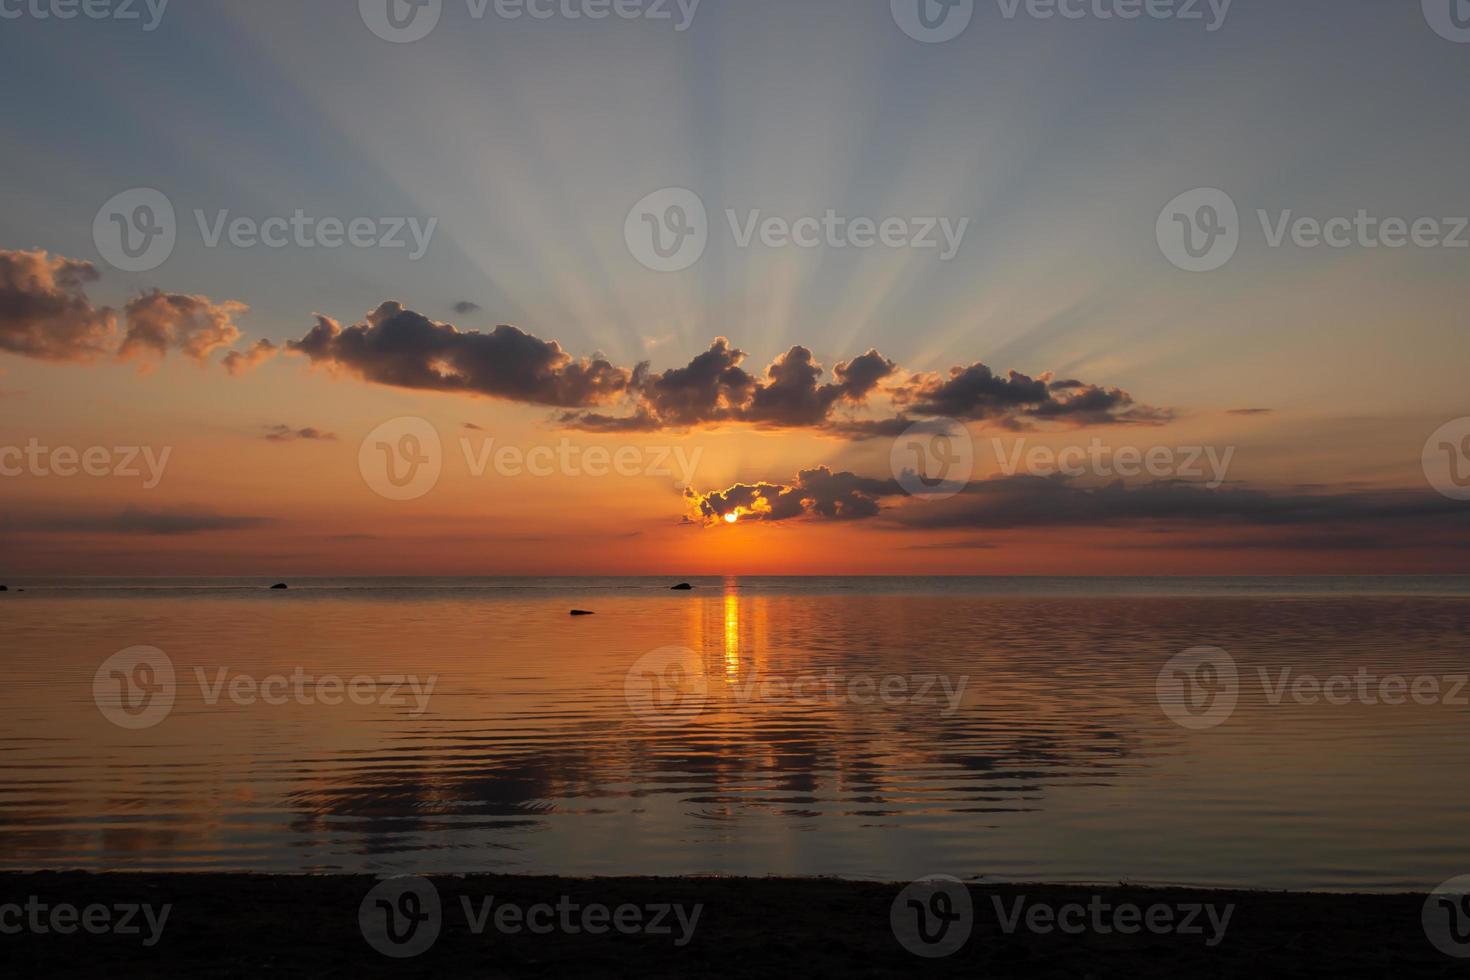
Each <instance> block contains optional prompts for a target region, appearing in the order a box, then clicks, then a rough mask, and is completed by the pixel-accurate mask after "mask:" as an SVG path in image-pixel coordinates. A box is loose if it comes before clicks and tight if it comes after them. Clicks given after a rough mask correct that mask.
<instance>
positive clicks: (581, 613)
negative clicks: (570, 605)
mask: <svg viewBox="0 0 1470 980" xmlns="http://www.w3.org/2000/svg"><path fill="white" fill-rule="evenodd" d="M572 615H573V616H596V615H597V613H595V612H588V611H587V610H585V609H573V610H572Z"/></svg>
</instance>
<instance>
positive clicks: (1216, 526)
mask: <svg viewBox="0 0 1470 980" xmlns="http://www.w3.org/2000/svg"><path fill="white" fill-rule="evenodd" d="M686 503H687V504H688V505H689V515H688V516H686V518H685V519H686V521H689V522H691V523H695V524H703V525H705V526H708V527H712V526H718V525H721V524H724V523H727V521H726V515H728V514H735V515H736V517H737V523H738V522H746V521H752V520H754V521H763V522H764V521H789V520H797V519H802V520H814V521H854V520H868V519H872V518H881V520H882V522H883V523H884V524H885V525H887V526H888V527H890V528H899V529H908V530H912V531H967V530H968V531H991V532H1007V531H1018V530H1059V531H1067V530H1079V531H1081V530H1091V529H1095V528H1100V527H1111V528H1121V529H1129V530H1132V531H1134V532H1137V533H1140V534H1159V535H1164V536H1166V537H1169V538H1170V539H1171V542H1172V543H1162V544H1157V545H1155V544H1152V543H1150V540H1149V539H1148V538H1143V539H1139V540H1136V541H1134V542H1131V543H1130V544H1128V545H1127V546H1128V547H1155V546H1156V547H1170V546H1178V547H1202V548H1213V549H1228V548H1229V547H1230V546H1231V543H1232V542H1239V546H1240V547H1242V548H1252V549H1270V548H1274V549H1288V550H1289V549H1293V548H1295V549H1317V550H1358V549H1384V548H1395V547H1406V546H1410V545H1416V544H1443V543H1444V542H1445V541H1447V540H1454V541H1470V511H1467V510H1466V509H1465V507H1464V505H1463V504H1461V503H1459V502H1458V501H1453V500H1449V499H1447V498H1445V497H1441V496H1439V495H1438V494H1433V493H1429V492H1426V491H1418V490H1339V491H1337V492H1310V491H1304V490H1302V489H1300V488H1287V489H1266V488H1246V487H1225V488H1220V489H1211V488H1209V487H1206V486H1204V485H1203V484H1198V483H1186V482H1182V481H1160V482H1154V483H1148V484H1142V485H1137V486H1132V487H1129V486H1126V485H1124V484H1123V483H1121V482H1116V483H1112V484H1108V485H1105V486H1093V485H1086V484H1083V483H1080V482H1078V481H1074V480H1071V479H1069V478H1066V477H1049V478H1048V477H1035V476H1009V477H996V478H994V479H990V480H983V481H978V482H975V483H971V484H969V485H968V486H966V487H965V488H964V489H963V490H962V491H961V492H960V493H959V494H958V495H957V496H955V497H952V498H950V499H946V500H909V499H906V498H905V495H904V491H903V490H902V488H900V487H899V486H898V485H897V484H896V483H895V482H894V481H892V480H881V479H873V478H868V477H861V476H856V475H854V474H852V473H836V474H834V473H832V472H831V471H830V470H829V469H827V468H826V467H818V468H817V469H815V470H808V471H804V472H802V473H801V474H799V475H798V477H797V479H796V480H795V481H794V482H792V483H789V484H786V483H755V484H736V485H735V486H733V487H730V488H729V489H726V490H718V491H713V492H710V493H703V494H702V493H698V492H696V491H694V490H689V491H686ZM1180 536H1189V537H1190V538H1191V540H1189V541H1181V540H1180ZM1196 538H1197V540H1196ZM984 545H985V542H983V541H966V542H954V543H952V544H951V545H935V546H934V547H950V546H952V547H956V548H974V547H983V546H984Z"/></svg>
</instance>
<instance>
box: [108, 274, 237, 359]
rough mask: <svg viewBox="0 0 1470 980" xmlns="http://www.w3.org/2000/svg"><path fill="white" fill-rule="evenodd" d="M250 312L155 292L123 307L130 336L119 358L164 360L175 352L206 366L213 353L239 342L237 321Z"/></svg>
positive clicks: (233, 304) (203, 299) (227, 304)
mask: <svg viewBox="0 0 1470 980" xmlns="http://www.w3.org/2000/svg"><path fill="white" fill-rule="evenodd" d="M248 310H249V307H247V306H246V305H245V304H243V303H236V302H233V301H226V302H224V303H215V302H212V301H211V300H210V299H209V297H207V296H186V295H184V294H182V293H165V292H162V291H161V290H157V289H155V290H153V291H152V292H148V293H144V294H143V295H142V296H139V297H137V298H135V299H133V300H131V301H130V302H129V303H128V305H127V306H126V307H124V312H125V313H126V314H127V322H128V333H127V336H126V337H124V338H123V342H122V347H120V348H118V352H117V353H118V356H119V357H123V358H127V357H132V356H134V355H137V354H142V355H145V356H146V355H156V356H158V357H160V358H161V357H164V356H166V355H167V354H168V352H169V351H171V350H176V351H179V352H180V353H182V354H184V355H185V356H186V357H191V358H193V359H194V360H196V361H199V362H200V363H203V362H204V361H205V360H206V359H208V357H209V355H210V354H211V353H213V352H214V351H216V350H218V349H219V348H221V347H228V346H230V345H231V344H233V343H234V342H235V341H237V340H239V339H240V329H239V328H238V327H236V326H235V317H237V316H240V315H242V314H244V313H246V312H247V311H248Z"/></svg>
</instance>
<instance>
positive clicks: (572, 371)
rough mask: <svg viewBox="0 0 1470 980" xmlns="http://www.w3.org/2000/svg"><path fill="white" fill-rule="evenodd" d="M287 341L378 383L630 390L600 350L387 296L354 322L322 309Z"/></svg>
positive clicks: (595, 394)
mask: <svg viewBox="0 0 1470 980" xmlns="http://www.w3.org/2000/svg"><path fill="white" fill-rule="evenodd" d="M287 347H288V348H289V349H290V350H292V351H295V352H297V353H300V354H304V355H306V356H307V357H308V358H310V360H311V361H312V363H314V364H321V365H324V366H329V367H335V368H340V369H343V370H346V371H349V372H351V373H353V374H356V375H357V376H359V377H361V378H362V379H363V380H365V381H371V382H375V383H377V384H382V385H389V386H392V387H395V388H412V389H422V390H428V391H446V392H458V393H462V394H468V395H483V396H487V397H490V398H500V399H504V400H507V401H516V402H524V403H527V404H532V405H549V406H553V407H557V408H582V407H586V406H590V405H597V404H601V403H603V402H605V401H607V400H609V399H611V398H613V397H615V396H617V395H619V394H621V393H622V392H624V391H626V390H627V388H628V385H629V382H630V379H631V377H632V372H630V371H627V370H625V369H623V368H618V367H614V366H613V365H612V364H610V363H608V362H607V361H606V360H605V359H603V358H601V357H592V358H580V359H579V358H574V357H572V355H570V354H568V353H566V352H565V351H563V350H562V349H561V346H560V345H559V344H557V343H556V342H555V341H546V340H541V339H539V338H537V337H533V336H532V335H530V334H528V333H525V332H523V331H521V330H518V329H516V328H515V327H509V326H499V327H496V328H495V329H494V330H493V331H491V332H490V333H480V332H479V331H474V330H471V331H461V330H459V329H458V328H456V327H455V326H453V325H452V324H448V323H438V322H435V321H433V320H430V319H429V318H428V317H426V316H424V315H422V314H420V313H415V312H414V311H412V310H407V309H404V308H403V306H402V305H401V304H399V303H384V304H383V305H381V306H379V307H378V308H377V309H376V310H374V311H373V312H372V313H370V314H368V317H367V319H366V320H365V321H364V322H362V323H358V324H354V325H353V326H350V327H343V326H341V325H340V324H339V323H337V322H336V321H335V320H332V319H331V318H329V317H325V316H320V315H319V316H318V317H317V325H316V326H315V327H313V328H312V329H311V331H310V332H309V333H307V334H306V336H305V337H303V338H301V339H300V340H298V341H292V342H290V343H288V344H287Z"/></svg>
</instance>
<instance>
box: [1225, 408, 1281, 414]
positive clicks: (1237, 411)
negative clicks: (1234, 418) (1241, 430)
mask: <svg viewBox="0 0 1470 980" xmlns="http://www.w3.org/2000/svg"><path fill="white" fill-rule="evenodd" d="M1275 413H1276V409H1274V408H1232V409H1231V410H1230V411H1228V412H1226V413H1225V414H1226V415H1274V414H1275Z"/></svg>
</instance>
